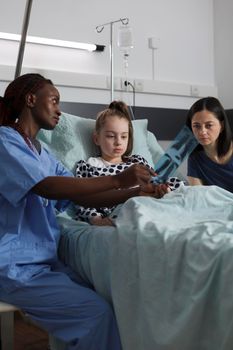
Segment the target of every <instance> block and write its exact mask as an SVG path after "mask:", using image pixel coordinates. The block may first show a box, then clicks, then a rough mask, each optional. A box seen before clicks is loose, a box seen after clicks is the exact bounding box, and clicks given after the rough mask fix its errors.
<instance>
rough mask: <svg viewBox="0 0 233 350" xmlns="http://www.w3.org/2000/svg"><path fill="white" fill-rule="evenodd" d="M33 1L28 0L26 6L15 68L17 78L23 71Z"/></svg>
mask: <svg viewBox="0 0 233 350" xmlns="http://www.w3.org/2000/svg"><path fill="white" fill-rule="evenodd" d="M32 1H33V0H27V4H26V7H25V12H24V20H23V27H22V34H21V40H20V44H19V52H18V58H17V64H16V69H15V78H17V77H18V76H20V73H21V68H22V62H23V55H24V48H25V43H26V37H27V29H28V24H29V18H30V12H31V7H32Z"/></svg>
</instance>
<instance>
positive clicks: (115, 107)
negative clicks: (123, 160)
mask: <svg viewBox="0 0 233 350" xmlns="http://www.w3.org/2000/svg"><path fill="white" fill-rule="evenodd" d="M116 116H117V117H118V118H123V119H126V120H127V121H128V124H129V139H128V145H127V149H126V151H125V153H124V155H123V157H124V156H129V155H130V154H131V152H132V149H133V125H132V121H131V118H130V114H129V110H128V107H127V105H126V104H125V103H124V102H123V101H113V102H111V103H110V105H109V106H108V108H107V109H104V110H103V111H102V112H100V113H98V115H97V118H96V123H95V132H96V133H97V134H98V133H99V132H100V130H101V129H102V128H103V126H104V124H105V122H106V119H107V118H111V117H116Z"/></svg>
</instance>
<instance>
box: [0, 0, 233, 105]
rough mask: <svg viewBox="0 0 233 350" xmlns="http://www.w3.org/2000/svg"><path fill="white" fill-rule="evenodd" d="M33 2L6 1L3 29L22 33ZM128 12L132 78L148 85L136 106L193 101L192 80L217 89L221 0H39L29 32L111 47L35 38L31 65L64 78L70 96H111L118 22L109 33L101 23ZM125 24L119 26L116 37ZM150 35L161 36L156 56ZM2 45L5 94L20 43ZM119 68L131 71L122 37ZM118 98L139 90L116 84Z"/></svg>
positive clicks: (207, 90)
mask: <svg viewBox="0 0 233 350" xmlns="http://www.w3.org/2000/svg"><path fill="white" fill-rule="evenodd" d="M225 1H226V0H225ZM229 1H230V0H229ZM25 3H26V1H25V0H18V1H15V0H8V1H4V0H0V31H2V32H11V33H21V27H22V22H23V15H24V7H25ZM121 17H128V18H129V20H130V26H131V27H132V31H133V38H134V48H133V49H132V50H131V52H130V58H129V69H128V77H129V79H132V80H133V79H141V80H142V83H143V89H144V90H143V92H142V93H139V92H138V93H137V95H136V105H141V106H152V107H154V106H155V107H156V106H158V107H169V108H189V107H190V105H191V104H192V103H193V101H194V100H195V99H196V98H197V97H198V96H192V93H191V86H192V85H194V87H197V88H198V92H199V96H202V95H207V94H212V95H216V94H217V90H216V86H215V70H214V44H213V32H214V31H213V0H144V1H135V0H128V1H125V0H118V1H115V0H99V1H93V0H85V1H77V0H35V1H34V2H33V5H32V11H31V17H30V24H29V29H28V34H29V35H34V36H44V37H49V38H57V39H65V40H71V41H83V42H95V43H99V44H102V45H106V46H107V47H106V50H105V51H104V52H103V53H100V52H99V53H88V52H83V51H79V50H69V49H59V48H50V47H42V46H35V45H29V44H28V45H27V46H26V49H25V55H24V61H23V66H24V67H25V69H24V70H23V72H25V71H35V70H38V69H39V71H40V72H42V73H44V74H45V75H47V76H48V75H49V76H50V77H52V78H53V80H54V83H55V84H58V85H59V90H60V91H61V93H62V99H63V100H66V101H78V102H93V103H98V102H99V103H108V102H109V98H110V94H109V91H108V90H106V89H107V79H106V77H107V76H109V75H110V63H109V50H108V45H109V38H110V28H109V26H106V27H105V29H104V31H103V32H102V33H101V34H97V33H96V32H95V27H96V25H98V24H102V23H106V22H109V21H113V20H117V19H119V18H121ZM119 26H120V25H119V24H115V25H114V27H113V28H114V42H115V43H116V41H117V38H116V36H117V30H118V28H119ZM149 37H157V38H159V39H160V44H159V49H158V50H156V52H155V59H154V61H153V60H152V50H151V49H149V48H148V38H149ZM0 52H1V55H0V81H2V82H1V84H0V93H1V94H2V93H3V90H4V88H5V86H6V84H7V82H8V80H11V79H12V78H13V76H14V68H15V65H16V58H17V53H18V45H17V44H15V43H13V42H6V41H3V40H2V41H1V40H0ZM152 62H153V63H152ZM153 67H154V68H155V80H153V76H152V68H153ZM80 74H81V75H80ZM83 74H88V75H87V76H86V77H85V76H83ZM114 75H115V77H116V78H119V79H120V78H121V77H122V78H125V73H124V67H123V56H122V53H121V52H120V50H119V48H118V47H117V46H116V44H115V46H114ZM116 80H117V79H116ZM80 81H83V82H84V84H83V85H82V84H81V83H80ZM87 82H88V83H87ZM116 83H117V86H116V87H117V88H120V87H119V84H120V80H117V81H116ZM97 85H98V87H99V88H98V89H96V87H97ZM83 87H84V88H83ZM129 95H130V97H128V96H129ZM114 97H115V98H123V99H127V98H128V99H131V100H132V94H127V96H126V94H125V93H123V92H120V91H116V93H115V96H114ZM129 103H131V104H132V101H129Z"/></svg>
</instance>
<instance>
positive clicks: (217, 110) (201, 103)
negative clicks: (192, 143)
mask: <svg viewBox="0 0 233 350" xmlns="http://www.w3.org/2000/svg"><path fill="white" fill-rule="evenodd" d="M203 110H207V111H209V112H211V113H213V114H214V116H215V117H216V118H217V119H218V120H219V121H220V123H221V124H223V130H222V131H221V133H220V135H219V137H218V144H217V153H218V156H219V157H221V156H224V155H225V154H227V152H228V151H229V149H230V147H231V144H232V131H231V127H230V124H229V121H228V118H227V115H226V112H225V110H224V108H223V106H222V105H221V103H220V102H219V100H218V99H217V98H215V97H204V98H201V99H200V100H198V101H196V102H195V103H194V104H193V105H192V107H191V108H190V110H189V111H188V114H187V119H186V125H187V126H188V127H189V128H190V129H191V130H192V118H193V116H194V114H196V113H197V112H201V111H203ZM201 149H203V147H202V146H201V145H200V144H199V145H198V146H197V147H196V148H195V150H194V152H195V151H198V150H201Z"/></svg>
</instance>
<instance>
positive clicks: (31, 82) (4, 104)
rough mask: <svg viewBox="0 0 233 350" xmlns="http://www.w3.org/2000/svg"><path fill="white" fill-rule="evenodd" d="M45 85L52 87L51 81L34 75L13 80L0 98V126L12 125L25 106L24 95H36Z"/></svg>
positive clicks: (26, 75) (30, 74)
mask: <svg viewBox="0 0 233 350" xmlns="http://www.w3.org/2000/svg"><path fill="white" fill-rule="evenodd" d="M46 84H50V85H53V83H52V81H51V80H49V79H45V78H44V77H43V76H42V75H40V74H36V73H28V74H24V75H21V76H20V77H18V78H16V79H15V80H13V81H12V82H11V83H10V84H9V85H8V87H7V88H6V90H5V94H4V97H1V96H0V126H1V125H11V124H12V123H14V122H15V120H16V119H18V118H19V117H20V114H21V112H22V110H23V108H24V106H25V102H26V95H27V94H28V93H33V94H34V93H36V92H37V91H38V90H40V89H41V88H43V87H44V86H45V85H46Z"/></svg>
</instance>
